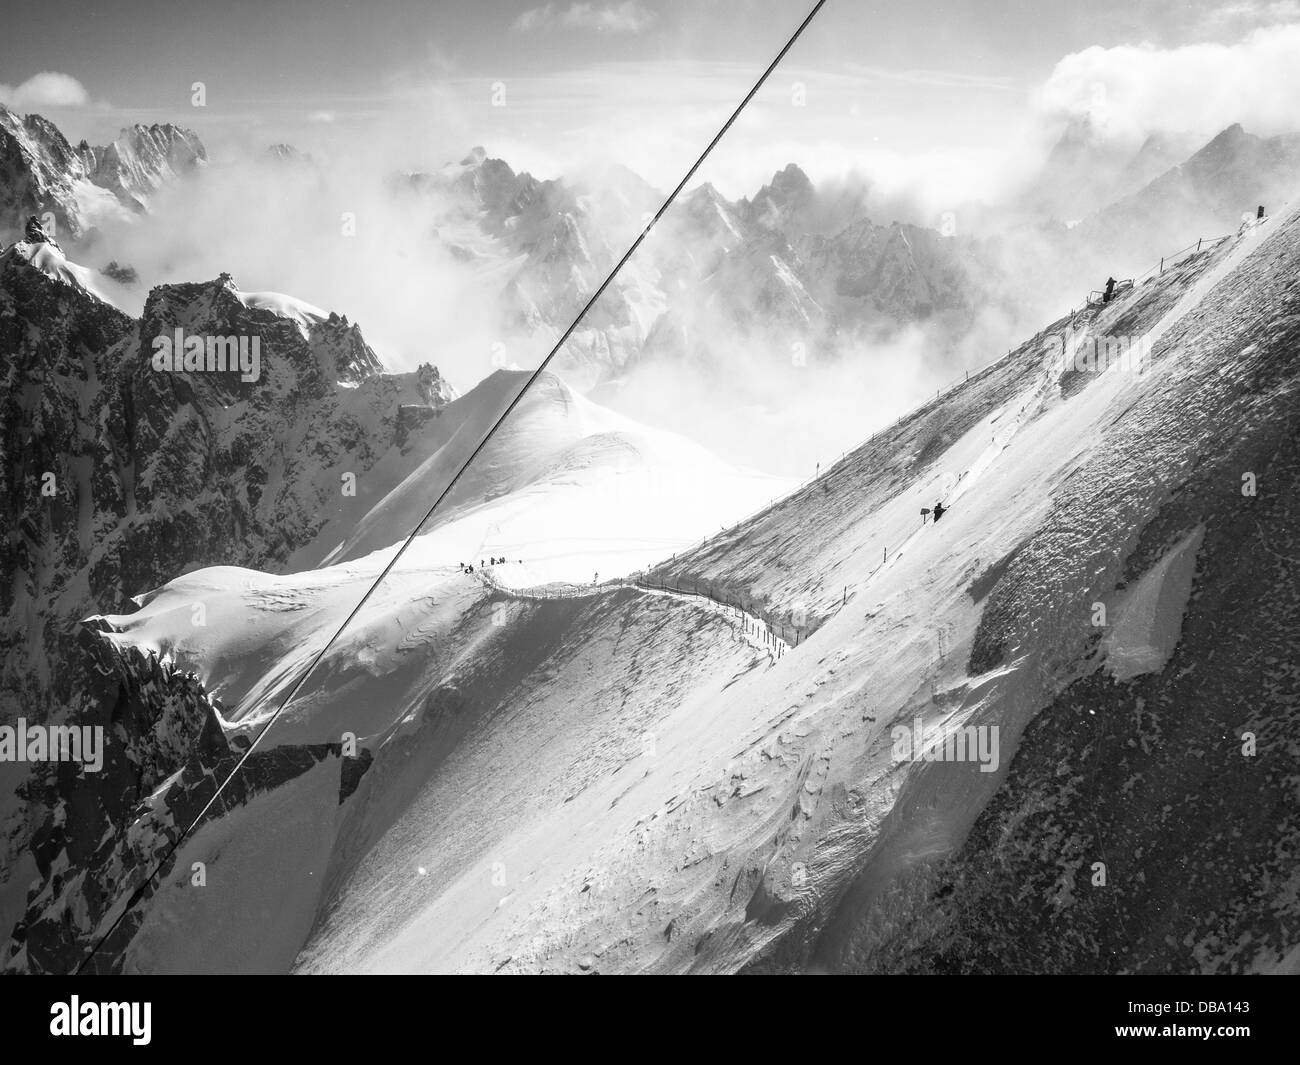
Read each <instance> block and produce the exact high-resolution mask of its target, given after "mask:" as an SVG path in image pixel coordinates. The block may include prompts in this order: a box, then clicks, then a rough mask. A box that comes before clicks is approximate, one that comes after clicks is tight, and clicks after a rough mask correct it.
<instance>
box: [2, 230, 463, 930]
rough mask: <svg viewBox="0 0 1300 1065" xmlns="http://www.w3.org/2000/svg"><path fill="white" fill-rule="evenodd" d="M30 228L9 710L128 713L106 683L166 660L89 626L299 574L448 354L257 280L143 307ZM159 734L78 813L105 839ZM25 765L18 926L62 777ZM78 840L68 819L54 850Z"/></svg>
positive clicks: (114, 770)
mask: <svg viewBox="0 0 1300 1065" xmlns="http://www.w3.org/2000/svg"><path fill="white" fill-rule="evenodd" d="M26 236H27V237H28V239H26V240H24V241H19V242H17V243H16V244H14V245H12V246H10V247H8V248H6V249H4V250H3V251H0V351H3V353H4V361H3V367H2V370H3V374H4V382H3V388H0V460H2V461H3V466H4V469H5V471H6V472H5V491H4V503H3V504H0V506H2V507H3V520H2V522H0V524H2V526H3V528H4V530H5V535H4V538H3V540H2V541H0V558H2V560H3V561H2V563H0V564H2V565H3V567H4V572H5V573H7V574H9V575H10V577H11V579H10V580H9V581H7V582H6V583H5V585H4V589H3V591H0V647H2V648H3V673H2V674H0V721H3V722H5V723H12V722H13V721H15V720H16V719H17V718H19V717H26V718H27V719H28V720H31V721H34V722H43V723H46V722H51V721H56V722H57V721H67V720H78V719H82V718H84V717H85V716H86V715H90V720H97V721H101V722H104V721H109V722H112V721H117V720H118V718H117V717H115V716H113V715H114V713H115V711H114V710H113V707H114V703H115V700H116V699H117V698H118V696H117V694H116V693H117V690H118V688H117V682H116V681H113V682H110V681H109V680H107V679H106V678H112V677H116V676H117V675H118V670H119V668H120V669H121V670H124V671H125V672H123V673H122V674H121V683H122V684H125V685H126V689H130V690H134V687H133V686H134V685H135V683H136V679H138V678H139V677H141V676H152V675H154V673H156V669H157V667H156V664H155V665H150V664H148V663H145V662H143V661H138V660H132V661H127V660H125V659H120V660H114V662H113V663H111V664H107V665H106V664H104V660H103V659H102V658H101V657H99V656H97V654H88V653H87V649H86V644H85V639H86V634H85V633H84V631H81V630H80V628H79V626H78V624H77V623H78V622H79V620H80V619H82V618H84V617H86V616H87V615H89V614H92V613H97V612H100V611H103V610H104V609H105V608H106V607H108V606H109V605H110V604H116V605H117V608H126V607H128V606H129V604H130V602H131V600H130V598H129V597H130V596H131V595H134V594H137V593H138V592H140V591H142V590H147V589H149V588H153V587H156V586H158V585H159V584H161V583H163V582H165V581H167V580H169V579H172V578H174V577H176V576H178V575H179V574H180V573H182V572H183V571H184V570H185V569H186V568H191V567H193V566H195V565H203V564H217V563H222V562H234V563H238V564H243V565H257V566H260V567H262V568H264V569H276V568H280V567H283V566H284V565H286V564H287V560H288V559H289V557H290V556H291V555H292V554H293V553H294V552H295V551H297V550H299V549H301V548H302V547H303V546H304V545H305V544H306V543H308V542H309V541H310V540H311V538H312V537H313V536H314V535H315V534H316V533H317V532H318V531H319V529H320V528H321V527H322V526H323V525H324V524H325V523H326V522H327V521H328V520H329V518H330V516H331V515H332V514H334V513H336V512H338V511H341V510H342V509H344V507H345V505H346V503H347V502H348V501H349V500H348V499H347V497H346V496H345V494H344V489H345V485H346V482H345V481H344V480H343V478H344V477H345V475H346V476H351V477H354V478H356V479H358V480H360V481H361V482H362V483H364V480H365V477H366V474H367V472H368V471H369V470H370V469H371V468H372V467H373V466H374V465H375V464H376V463H378V462H379V461H381V460H382V459H384V457H385V456H387V455H389V453H390V452H400V451H401V449H402V448H403V447H404V446H406V443H407V441H408V438H409V437H410V436H411V435H412V434H416V433H418V432H419V431H420V428H421V427H422V426H423V425H425V424H426V423H427V422H428V421H429V420H431V419H432V418H434V417H435V416H436V414H437V413H438V411H439V410H441V409H442V407H444V406H445V405H446V403H447V402H448V401H449V399H450V398H451V392H450V390H449V389H448V388H447V386H446V385H445V384H444V382H443V381H442V378H441V376H440V375H439V373H438V371H437V370H436V369H434V368H433V367H431V366H425V367H421V369H420V370H418V371H416V372H412V373H403V374H390V373H385V372H384V371H383V370H382V367H381V366H380V365H379V362H378V359H377V358H376V357H375V354H374V352H373V351H372V350H371V349H370V348H369V346H368V345H367V344H366V342H365V340H364V338H363V337H362V335H361V333H360V330H359V329H358V327H357V326H356V325H354V324H351V323H349V322H348V321H347V319H346V318H340V317H339V316H338V315H337V314H333V313H328V312H326V311H323V310H320V309H319V308H314V307H311V306H310V305H308V304H306V303H304V302H302V301H299V300H295V299H292V298H290V297H287V296H283V295H280V294H277V293H244V292H241V291H239V289H238V288H237V287H236V286H235V284H234V282H233V280H232V279H231V278H229V277H228V276H223V277H221V278H218V279H216V280H214V281H210V282H205V283H199V284H176V285H164V286H159V287H157V288H155V289H154V290H153V291H152V292H151V293H150V294H149V298H148V301H147V304H146V307H145V310H144V314H143V316H142V317H141V318H139V319H132V318H131V317H129V316H128V315H126V314H124V313H122V312H121V311H119V310H118V309H116V308H115V307H113V306H112V305H111V304H109V303H107V302H105V301H104V300H103V299H102V298H101V297H100V295H98V294H97V291H98V285H99V283H101V282H103V279H101V278H96V277H94V276H93V275H91V274H90V272H89V271H87V270H85V269H84V268H83V267H80V266H78V265H77V264H76V263H75V262H72V261H71V260H69V259H68V258H67V257H66V255H65V254H64V253H63V250H62V248H61V247H60V245H59V244H58V243H57V242H56V241H54V240H52V239H50V238H48V237H46V236H45V234H44V232H43V231H42V230H41V228H40V226H39V225H38V224H35V223H34V224H33V225H32V226H30V227H29V229H28V232H27V233H26ZM178 330H180V332H181V335H182V336H183V337H197V338H199V339H200V340H201V341H204V342H206V341H207V340H209V339H213V340H217V341H219V342H222V348H221V350H222V351H223V352H224V351H225V350H226V349H225V346H224V341H225V340H230V341H233V342H234V343H233V344H232V345H231V346H230V348H229V351H230V352H232V353H235V354H238V353H240V352H241V338H242V352H243V353H244V354H246V355H247V356H249V358H248V369H249V370H255V371H256V372H255V374H254V373H250V372H247V371H246V370H245V368H244V365H243V364H232V365H233V368H227V369H224V370H220V369H218V370H214V371H211V372H208V371H207V370H206V367H205V368H204V369H203V370H201V371H193V372H185V371H184V370H183V367H182V368H180V370H179V372H174V371H171V370H165V369H164V370H160V369H159V368H157V367H156V366H155V364H154V360H155V357H156V355H157V352H158V340H159V338H163V339H167V340H170V339H174V338H175V337H176V335H177V331H178ZM254 353H256V355H257V358H256V362H255V364H254V360H253V359H252V357H251V356H252V355H253V354H254ZM204 354H205V356H206V351H205V352H204ZM175 682H176V684H179V685H181V687H182V688H184V686H185V684H186V683H188V682H185V681H184V679H183V678H176V679H175ZM187 690H188V689H187ZM187 698H188V697H187ZM141 714H142V715H143V720H146V721H147V720H148V712H146V711H144V710H142V711H141ZM164 716H165V715H164ZM114 727H116V726H114ZM123 727H127V726H126V725H124V726H123ZM130 727H131V728H134V726H130ZM142 728H143V726H142ZM152 742H153V741H152V740H151V739H150V737H149V735H148V729H145V730H144V732H142V733H141V734H140V735H138V736H135V737H134V739H133V740H132V746H131V751H130V753H129V754H127V755H125V756H124V757H125V761H115V762H114V763H113V765H112V766H110V770H111V772H109V773H108V774H107V775H105V776H103V777H102V778H99V779H98V782H97V784H96V787H97V788H99V789H100V791H101V793H102V794H101V795H100V800H101V801H100V802H99V803H98V804H91V805H90V806H87V807H86V809H84V810H83V811H82V813H83V814H85V815H86V816H92V814H93V816H94V817H96V818H99V819H100V820H99V821H97V822H96V824H97V830H96V832H95V833H93V837H94V838H99V835H102V832H103V831H104V830H105V829H106V827H108V826H110V825H117V824H120V823H121V822H122V821H123V820H124V819H125V817H126V813H127V812H129V810H130V809H131V807H132V806H134V804H135V803H136V802H138V801H139V800H140V799H141V798H142V797H143V796H144V795H145V794H147V792H148V791H149V790H151V789H152V782H151V780H152V778H149V779H145V780H144V782H143V783H141V781H140V780H138V779H137V778H138V777H139V772H138V764H139V761H140V759H141V758H144V759H145V760H146V761H150V762H153V761H157V760H158V758H159V756H158V755H157V754H156V752H154V753H150V744H151V743H152ZM115 749H116V748H115ZM116 750H117V753H118V754H121V750H120V749H116ZM162 761H164V762H165V761H166V758H163V759H162ZM133 764H134V765H136V766H137V768H132V766H133ZM168 764H170V763H168ZM60 768H61V769H66V767H60ZM172 768H175V766H172ZM24 770H25V767H24V766H22V765H21V764H19V763H13V762H7V763H6V764H5V765H4V766H3V770H0V840H2V842H0V847H3V848H4V852H5V858H4V861H3V862H2V863H0V865H2V866H3V868H4V876H3V877H0V916H2V917H5V918H8V919H10V923H12V919H13V918H14V917H16V913H15V912H14V910H13V907H14V906H17V907H18V911H19V912H21V908H22V906H23V894H24V893H25V891H26V887H27V882H28V881H29V880H30V878H31V876H32V875H34V872H35V870H34V868H32V867H30V862H31V861H32V860H33V858H32V852H31V847H30V842H31V840H32V839H33V838H34V836H33V833H36V837H35V838H39V839H41V840H46V836H45V835H44V834H42V830H41V829H40V827H39V826H40V825H41V824H43V823H47V824H54V823H55V822H47V819H48V818H51V817H55V816H56V812H57V811H56V808H55V807H51V806H49V805H48V801H52V797H53V796H54V795H56V794H58V789H57V788H55V789H54V790H53V791H51V790H50V788H51V787H53V783H52V779H47V778H45V777H40V776H33V777H31V778H30V779H27V780H26V781H25V782H24V776H23V773H24ZM168 772H170V770H168ZM165 775H166V774H165V773H164V774H163V776H165ZM63 783H66V781H64V782H63ZM19 785H22V787H23V789H24V793H25V795H26V798H25V799H23V800H22V801H20V802H18V803H17V804H16V805H15V804H14V802H13V801H12V796H13V793H14V789H15V788H16V787H18V786H19ZM146 785H147V786H146ZM141 788H143V789H144V790H143V791H142V790H141ZM107 810H113V811H116V814H114V815H112V816H110V815H109V814H108V813H106V812H105V811H107ZM119 815H120V816H119ZM88 831H89V830H88ZM64 838H65V837H64V835H63V834H62V831H61V830H60V831H56V832H55V833H54V835H53V836H52V837H51V838H50V840H49V841H48V842H49V846H51V847H53V848H54V849H55V850H57V849H58V848H60V847H61V846H62V845H63V841H64ZM87 838H90V837H87ZM77 845H78V846H79V845H80V844H77ZM42 846H44V844H42ZM38 849H39V848H38ZM42 853H44V852H42ZM20 855H21V856H22V857H21V858H20V857H19V856H20Z"/></svg>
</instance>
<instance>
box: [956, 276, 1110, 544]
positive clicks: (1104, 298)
mask: <svg viewBox="0 0 1300 1065" xmlns="http://www.w3.org/2000/svg"><path fill="white" fill-rule="evenodd" d="M1114 298H1115V279H1114V278H1113V277H1108V278H1106V291H1105V292H1104V293H1102V297H1101V302H1102V303H1109V302H1110V301H1111V300H1112V299H1114ZM935 517H936V518H938V515H937V514H936V515H935Z"/></svg>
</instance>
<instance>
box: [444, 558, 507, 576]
mask: <svg viewBox="0 0 1300 1065" xmlns="http://www.w3.org/2000/svg"><path fill="white" fill-rule="evenodd" d="M508 561H509V559H507V558H496V557H490V558H489V559H488V560H487V562H486V563H484V561H483V560H482V559H481V558H480V559H479V560H478V568H479V569H483V568H484V566H485V565H487V566H504V565H505V564H506V563H507V562H508ZM515 561H517V562H518V563H519V564H520V565H521V566H522V565H523V564H524V560H523V559H522V558H520V559H516V560H515ZM456 565H457V566H458V567H459V568H460V571H461V573H473V572H474V566H473V565H472V564H471V565H468V566H467V565H465V563H464V562H457V563H456Z"/></svg>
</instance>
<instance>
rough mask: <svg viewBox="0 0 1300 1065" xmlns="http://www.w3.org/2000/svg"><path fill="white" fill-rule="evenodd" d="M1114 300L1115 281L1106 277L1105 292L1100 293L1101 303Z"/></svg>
mask: <svg viewBox="0 0 1300 1065" xmlns="http://www.w3.org/2000/svg"><path fill="white" fill-rule="evenodd" d="M1114 298H1115V279H1114V278H1113V277H1108V278H1106V291H1105V292H1104V293H1102V297H1101V302H1102V303H1109V302H1110V301H1111V300H1113V299H1114Z"/></svg>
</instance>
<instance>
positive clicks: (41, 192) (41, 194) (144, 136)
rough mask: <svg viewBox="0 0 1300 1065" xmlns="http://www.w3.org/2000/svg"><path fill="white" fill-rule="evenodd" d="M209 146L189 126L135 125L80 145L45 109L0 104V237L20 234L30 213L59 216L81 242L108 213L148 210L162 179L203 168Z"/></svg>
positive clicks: (60, 225)
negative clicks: (17, 109)
mask: <svg viewBox="0 0 1300 1065" xmlns="http://www.w3.org/2000/svg"><path fill="white" fill-rule="evenodd" d="M206 161H207V152H206V151H205V149H204V147H203V145H202V143H201V142H200V141H199V139H198V137H197V136H196V135H195V134H194V133H193V132H191V131H190V130H187V129H183V128H181V127H180V126H174V125H171V124H170V123H168V124H164V125H152V126H143V125H135V126H131V127H129V128H127V129H124V130H122V132H121V133H120V134H119V135H118V137H117V139H116V140H115V141H114V142H113V143H112V144H109V145H107V146H104V147H96V146H93V145H90V144H87V143H86V142H85V141H82V142H81V143H80V144H78V145H77V146H76V147H75V148H74V147H73V146H72V145H70V144H69V143H68V141H67V140H66V139H65V138H64V136H63V134H62V133H60V132H59V130H58V129H57V128H56V127H55V125H54V124H53V123H52V122H50V121H48V120H47V119H44V118H42V117H41V116H40V115H27V116H26V117H20V116H19V115H16V114H14V113H13V112H12V111H10V110H9V109H8V108H6V107H5V106H4V105H3V104H0V243H4V242H7V241H11V240H13V239H14V238H15V236H16V235H18V234H20V233H21V231H22V227H23V225H24V224H25V222H26V219H27V217H28V216H29V215H37V216H38V217H40V216H44V215H45V214H46V213H49V214H50V215H52V216H53V219H54V229H55V230H56V231H57V232H56V233H51V234H50V235H51V236H56V237H57V236H62V237H63V238H65V239H68V240H72V241H76V240H81V239H83V238H86V237H87V236H88V235H89V233H90V230H91V229H92V228H93V227H94V226H95V225H96V224H97V223H98V222H102V221H103V220H104V219H106V218H109V217H115V216H119V215H121V214H122V212H128V213H129V212H138V211H143V210H146V209H147V208H148V205H149V199H150V197H151V196H152V195H153V194H154V193H155V192H156V191H157V190H158V189H159V188H160V187H161V186H163V185H164V184H166V183H167V182H170V181H175V180H178V179H179V178H181V177H184V176H185V175H188V174H190V173H192V172H193V171H195V170H196V169H198V168H199V167H201V166H202V165H203V164H204V163H205V162H206Z"/></svg>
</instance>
